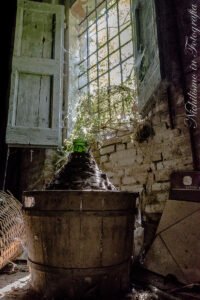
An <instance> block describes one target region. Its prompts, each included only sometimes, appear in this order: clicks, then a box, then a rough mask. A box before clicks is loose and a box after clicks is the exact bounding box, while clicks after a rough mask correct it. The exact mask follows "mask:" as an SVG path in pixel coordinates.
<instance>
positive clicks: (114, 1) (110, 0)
mask: <svg viewBox="0 0 200 300" xmlns="http://www.w3.org/2000/svg"><path fill="white" fill-rule="evenodd" d="M116 2H117V0H109V1H108V8H110V7H111V6H113V5H114V4H116Z"/></svg>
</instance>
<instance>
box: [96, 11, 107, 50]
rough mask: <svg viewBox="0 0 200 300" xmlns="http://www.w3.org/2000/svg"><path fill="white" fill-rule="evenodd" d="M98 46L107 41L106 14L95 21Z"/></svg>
mask: <svg viewBox="0 0 200 300" xmlns="http://www.w3.org/2000/svg"><path fill="white" fill-rule="evenodd" d="M97 32H98V47H101V46H102V45H103V44H105V43H106V42H107V28H106V16H105V15H104V16H102V17H101V18H100V19H99V20H98V22H97Z"/></svg>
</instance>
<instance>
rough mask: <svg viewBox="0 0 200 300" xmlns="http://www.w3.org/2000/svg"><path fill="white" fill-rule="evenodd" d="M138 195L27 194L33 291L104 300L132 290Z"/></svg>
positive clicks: (116, 193) (122, 193)
mask: <svg viewBox="0 0 200 300" xmlns="http://www.w3.org/2000/svg"><path fill="white" fill-rule="evenodd" d="M136 198H137V194H136V193H128V192H116V191H33V192H25V193H24V207H23V211H24V216H25V226H26V232H27V247H28V256H29V265H30V269H31V277H32V279H31V283H32V287H33V289H34V290H36V291H37V292H39V293H41V294H45V296H46V297H47V298H48V297H49V298H50V299H53V298H52V297H55V298H56V297H61V299H64V297H67V298H68V299H79V298H81V299H85V298H86V299H87V298H91V299H98V298H101V299H105V298H106V297H107V296H108V297H110V296H111V295H117V294H120V293H121V292H123V291H125V290H127V288H128V287H129V283H130V282H129V270H130V263H131V256H132V247H133V226H134V210H135V202H136Z"/></svg>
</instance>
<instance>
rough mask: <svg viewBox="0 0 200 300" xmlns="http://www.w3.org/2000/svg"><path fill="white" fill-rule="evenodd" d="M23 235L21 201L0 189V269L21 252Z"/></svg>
mask: <svg viewBox="0 0 200 300" xmlns="http://www.w3.org/2000/svg"><path fill="white" fill-rule="evenodd" d="M24 235H25V230H24V223H23V216H22V205H21V203H20V202H19V201H18V200H17V199H15V198H14V196H13V195H11V194H8V193H5V192H2V191H0V269H2V268H3V267H4V266H5V265H6V264H7V263H8V262H10V261H11V260H12V259H14V258H16V257H17V256H18V255H20V254H21V253H22V250H23V248H22V241H23V239H24Z"/></svg>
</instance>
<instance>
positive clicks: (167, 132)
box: [99, 98, 192, 214]
mask: <svg viewBox="0 0 200 300" xmlns="http://www.w3.org/2000/svg"><path fill="white" fill-rule="evenodd" d="M148 118H149V120H150V122H151V124H152V127H153V130H154V136H151V137H149V138H148V139H147V140H146V141H144V142H141V143H140V142H137V141H136V140H134V134H133V132H124V133H123V132H121V133H120V134H119V136H118V137H116V138H113V139H110V140H107V141H104V142H103V144H102V146H101V149H100V153H99V155H100V157H99V165H100V167H101V168H102V169H103V170H104V171H105V172H106V173H107V174H108V176H109V178H110V180H111V181H112V182H113V184H115V186H117V187H118V188H119V189H120V190H122V191H134V192H139V193H140V201H141V206H142V211H143V213H145V214H151V213H152V214H154V213H158V214H159V213H162V211H163V208H164V205H165V201H166V200H167V199H168V197H169V188H170V174H171V173H172V172H173V171H174V170H176V171H177V170H191V169H192V155H191V148H190V138H189V133H188V129H187V128H186V127H185V126H184V117H179V120H178V125H177V127H176V128H175V129H171V128H170V120H169V112H168V103H167V99H166V98H164V99H157V102H156V103H155V105H154V107H153V108H152V110H151V112H150V113H149V115H148Z"/></svg>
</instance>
